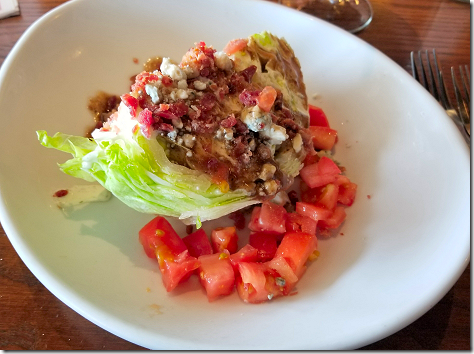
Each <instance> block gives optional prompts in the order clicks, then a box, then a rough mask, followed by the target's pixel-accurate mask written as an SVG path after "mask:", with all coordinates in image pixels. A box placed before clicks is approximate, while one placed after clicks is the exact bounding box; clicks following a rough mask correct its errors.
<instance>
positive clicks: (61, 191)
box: [53, 189, 69, 198]
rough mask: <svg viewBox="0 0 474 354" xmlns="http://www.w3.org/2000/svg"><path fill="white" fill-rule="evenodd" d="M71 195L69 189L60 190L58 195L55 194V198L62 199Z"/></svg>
mask: <svg viewBox="0 0 474 354" xmlns="http://www.w3.org/2000/svg"><path fill="white" fill-rule="evenodd" d="M68 193H69V191H68V190H67V189H60V190H58V191H57V192H56V193H54V194H53V197H55V198H61V197H64V196H66V195H67V194H68Z"/></svg>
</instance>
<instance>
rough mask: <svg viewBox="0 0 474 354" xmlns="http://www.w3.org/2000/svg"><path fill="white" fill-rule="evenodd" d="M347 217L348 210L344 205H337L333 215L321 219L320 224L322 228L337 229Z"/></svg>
mask: <svg viewBox="0 0 474 354" xmlns="http://www.w3.org/2000/svg"><path fill="white" fill-rule="evenodd" d="M345 219H346V210H345V208H344V207H343V206H337V207H336V209H335V210H334V212H333V213H332V215H331V216H330V217H329V218H327V219H325V220H321V222H320V226H321V227H322V228H328V229H337V228H338V227H339V226H341V224H342V222H343V221H344V220H345Z"/></svg>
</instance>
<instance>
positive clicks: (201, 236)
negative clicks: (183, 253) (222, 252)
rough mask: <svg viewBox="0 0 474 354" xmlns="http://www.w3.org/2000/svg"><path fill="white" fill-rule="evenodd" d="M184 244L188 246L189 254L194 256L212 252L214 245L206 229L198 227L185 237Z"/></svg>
mask: <svg viewBox="0 0 474 354" xmlns="http://www.w3.org/2000/svg"><path fill="white" fill-rule="evenodd" d="M183 241H184V244H185V245H186V247H187V248H188V251H189V254H190V255H191V256H193V257H200V256H203V255H206V254H212V253H213V252H212V246H211V242H210V241H209V238H208V237H207V234H206V231H204V230H203V229H198V230H196V231H195V232H193V233H192V234H189V235H188V236H186V237H183Z"/></svg>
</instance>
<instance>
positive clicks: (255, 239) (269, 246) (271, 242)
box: [249, 232, 277, 262]
mask: <svg viewBox="0 0 474 354" xmlns="http://www.w3.org/2000/svg"><path fill="white" fill-rule="evenodd" d="M249 244H250V245H251V246H252V247H255V248H256V249H257V255H258V257H257V261H260V262H266V261H268V260H270V259H272V258H273V256H274V255H275V252H276V250H277V239H276V237H275V235H274V234H270V233H267V232H254V233H251V234H250V236H249Z"/></svg>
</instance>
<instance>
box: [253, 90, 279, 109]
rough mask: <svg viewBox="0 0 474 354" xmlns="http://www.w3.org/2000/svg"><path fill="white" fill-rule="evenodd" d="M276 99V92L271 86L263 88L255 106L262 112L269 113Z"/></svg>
mask: <svg viewBox="0 0 474 354" xmlns="http://www.w3.org/2000/svg"><path fill="white" fill-rule="evenodd" d="M276 97H277V91H276V90H275V89H274V88H273V87H272V86H265V87H264V88H263V90H262V91H261V92H260V94H259V95H258V97H257V105H258V107H260V109H262V110H263V111H264V112H270V110H271V109H272V106H273V103H274V102H275V99H276Z"/></svg>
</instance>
